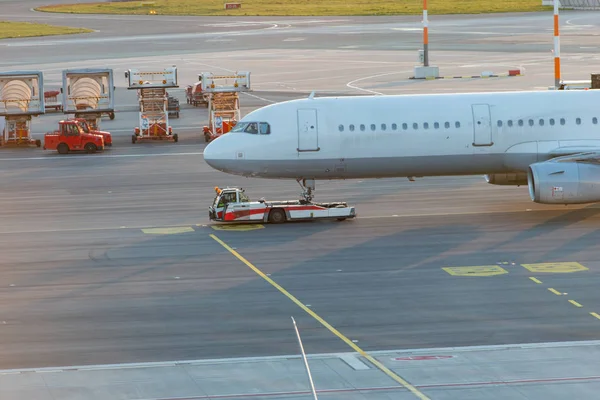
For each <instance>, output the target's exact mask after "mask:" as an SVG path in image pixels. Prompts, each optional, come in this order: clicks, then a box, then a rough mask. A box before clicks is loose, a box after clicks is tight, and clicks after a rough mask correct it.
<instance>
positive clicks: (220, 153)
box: [204, 138, 232, 171]
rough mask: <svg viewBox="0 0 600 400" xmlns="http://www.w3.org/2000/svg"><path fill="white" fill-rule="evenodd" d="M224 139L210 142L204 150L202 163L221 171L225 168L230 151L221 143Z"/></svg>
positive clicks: (229, 158)
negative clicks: (204, 162)
mask: <svg viewBox="0 0 600 400" xmlns="http://www.w3.org/2000/svg"><path fill="white" fill-rule="evenodd" d="M223 139H224V138H217V139H215V140H213V141H212V142H210V143H209V144H208V146H206V147H205V148H204V161H206V163H207V164H208V165H210V166H211V167H212V168H214V169H216V170H219V171H223V170H224V169H225V168H226V164H228V163H227V161H228V160H229V161H231V159H232V156H231V154H230V153H231V149H227V146H226V145H225V144H224V143H223V141H224V140H223Z"/></svg>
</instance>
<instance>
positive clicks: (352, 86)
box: [346, 71, 411, 96]
mask: <svg viewBox="0 0 600 400" xmlns="http://www.w3.org/2000/svg"><path fill="white" fill-rule="evenodd" d="M410 72H411V71H396V72H386V73H384V74H377V75H371V76H365V77H363V78H358V79H355V80H353V81H350V82H348V83H346V87H349V88H350V89H355V90H361V91H363V92H367V93H371V94H377V95H381V96H383V93H380V92H376V91H374V90H370V89H363V88H360V87H358V86H355V85H354V84H355V83H356V82H360V81H365V80H368V79H373V78H379V77H380V76H388V75H397V74H407V73H410Z"/></svg>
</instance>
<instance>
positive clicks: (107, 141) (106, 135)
mask: <svg viewBox="0 0 600 400" xmlns="http://www.w3.org/2000/svg"><path fill="white" fill-rule="evenodd" d="M73 120H74V121H77V124H78V125H79V126H80V127H81V129H83V131H84V132H85V133H91V134H93V135H100V136H102V139H104V146H108V147H111V146H112V135H111V134H110V132H106V131H100V130H98V129H95V128H94V127H92V126H90V124H89V123H88V121H87V120H86V119H85V118H73Z"/></svg>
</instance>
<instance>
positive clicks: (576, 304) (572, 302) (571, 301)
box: [569, 300, 583, 307]
mask: <svg viewBox="0 0 600 400" xmlns="http://www.w3.org/2000/svg"><path fill="white" fill-rule="evenodd" d="M569 303H571V304H573V305H574V306H575V307H583V306H582V305H581V304H579V303H578V302H576V301H575V300H569Z"/></svg>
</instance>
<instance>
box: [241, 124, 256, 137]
mask: <svg viewBox="0 0 600 400" xmlns="http://www.w3.org/2000/svg"><path fill="white" fill-rule="evenodd" d="M244 132H246V133H251V134H253V135H256V134H258V124H257V123H256V122H249V123H248V126H247V127H246V129H244Z"/></svg>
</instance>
